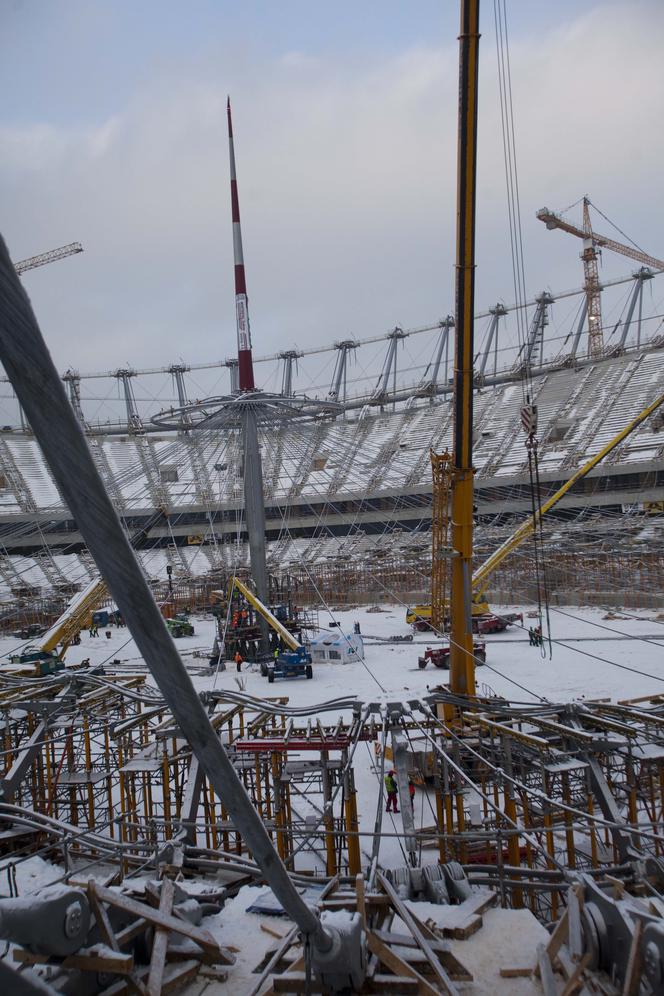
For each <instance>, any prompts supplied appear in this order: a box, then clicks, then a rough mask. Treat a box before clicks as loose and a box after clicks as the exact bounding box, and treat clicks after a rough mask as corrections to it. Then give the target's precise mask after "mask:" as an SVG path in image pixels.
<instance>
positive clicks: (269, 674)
mask: <svg viewBox="0 0 664 996" xmlns="http://www.w3.org/2000/svg"><path fill="white" fill-rule="evenodd" d="M267 680H268V681H269V683H270V684H272V682H273V681H274V668H273V667H270V668H268V671H267Z"/></svg>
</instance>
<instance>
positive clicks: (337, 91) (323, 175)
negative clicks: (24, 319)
mask: <svg viewBox="0 0 664 996" xmlns="http://www.w3.org/2000/svg"><path fill="white" fill-rule="evenodd" d="M508 12H509V24H510V33H511V60H512V84H513V93H514V109H515V119H516V129H517V142H518V167H519V175H520V184H521V210H522V215H523V222H524V239H525V247H526V276H527V282H528V289H529V291H530V292H532V293H535V292H537V291H539V290H541V289H542V288H544V287H549V288H552V289H563V288H568V287H574V286H578V285H580V284H581V282H582V270H581V263H580V261H579V258H578V253H579V249H580V246H579V245H578V244H577V242H576V240H574V239H573V238H571V237H570V236H566V235H564V234H563V233H560V232H548V231H546V229H545V228H544V226H543V225H542V224H541V223H539V222H537V221H536V220H535V217H534V213H535V211H536V209H537V208H539V207H542V206H543V205H546V206H548V207H551V208H554V209H560V208H563V207H565V206H567V205H568V204H570V203H572V202H574V201H576V200H577V199H578V198H579V197H580V196H581V195H583V194H584V193H586V192H587V193H588V194H589V195H590V196H591V198H592V199H593V200H595V201H596V203H597V204H598V205H599V206H600V208H602V210H603V211H604V212H605V213H606V214H607V215H608V216H609V217H610V218H611V219H613V220H614V221H615V222H616V223H617V224H618V225H620V226H621V227H622V228H623V229H624V230H625V231H626V232H627V233H628V234H629V235H630V236H631V237H632V238H633V239H635V240H636V241H637V242H638V243H639V244H640V245H642V246H643V247H644V248H645V249H646V250H647V251H649V252H651V253H653V254H655V255H660V256H661V255H664V226H663V225H662V203H663V202H662V192H661V188H662V158H663V156H662V154H663V152H664V139H663V137H662V136H663V133H664V132H663V128H662V121H663V120H664V58H663V55H662V53H664V3H663V2H662V0H626V2H622V3H621V2H616V0H605V2H594V3H593V2H584V0H576V2H572V0H557V2H556V3H551V2H550V0H508ZM457 19H458V13H457V4H456V3H455V2H452V0H438V2H434V0H417V2H415V3H405V2H403V0H401V2H397V0H353V2H348V0H336V2H335V3H334V4H319V3H315V2H314V3H312V2H311V0H309V2H305V0H301V2H300V0H282V2H280V3H278V4H277V3H273V2H269V0H264V2H258V0H253V2H250V0H240V2H236V3H232V4H231V3H227V2H225V0H190V2H189V3H187V4H184V3H180V2H175V0H141V2H139V3H136V2H135V0H112V2H109V0H105V2H101V0H50V2H39V0H0V74H1V76H2V85H1V87H0V94H2V96H1V97H0V230H1V231H2V234H3V235H4V237H5V239H6V241H7V243H8V245H9V249H10V253H11V255H12V258H13V259H15V260H18V259H21V258H24V257H26V256H30V255H33V254H35V253H38V252H42V251H45V250H47V249H50V248H54V247H56V246H59V245H63V244H64V243H67V242H71V241H74V240H79V241H81V242H82V243H83V245H84V247H85V252H84V254H83V255H81V256H77V257H72V258H70V259H68V260H65V261H63V262H60V263H57V264H53V265H52V266H50V267H45V268H43V269H40V270H36V271H33V272H31V273H29V274H27V275H26V276H25V277H24V282H25V286H26V287H27V289H28V291H29V293H30V295H31V298H32V301H33V305H34V307H35V310H36V313H37V316H38V318H39V320H40V322H41V325H42V329H43V331H44V333H45V335H46V338H47V340H48V342H49V345H50V347H51V350H52V353H53V355H54V359H55V361H56V364H57V365H58V367H59V368H60V369H62V370H64V369H65V368H66V367H69V366H73V367H76V368H78V369H80V370H82V371H91V370H104V369H109V368H113V367H115V366H118V365H124V364H126V363H129V364H131V365H134V366H151V365H156V366H161V365H164V364H166V363H168V362H172V361H174V360H177V359H178V358H180V357H182V358H184V359H185V360H187V361H190V362H201V361H206V360H213V359H217V358H223V357H225V356H229V355H232V354H233V352H234V350H235V330H234V298H233V268H232V241H231V228H230V199H229V189H228V187H229V185H228V153H227V146H226V126H225V117H224V106H225V100H226V94H227V93H229V94H230V95H231V99H232V102H233V111H234V127H235V138H236V156H237V166H238V180H239V190H240V207H241V213H242V223H243V234H244V249H245V261H246V266H247V283H248V292H249V304H250V315H251V322H252V333H253V340H254V350H255V352H256V353H259V354H260V353H268V352H273V351H274V350H276V349H278V348H288V347H292V346H294V345H297V346H301V347H302V346H307V345H312V344H317V343H327V342H330V341H332V340H334V339H335V338H339V337H348V336H349V335H355V336H363V335H377V334H380V333H382V332H384V331H386V330H388V329H389V328H391V327H393V326H394V325H396V324H399V325H402V326H404V327H407V326H415V325H418V324H424V323H427V322H430V321H435V320H437V319H438V318H440V317H442V316H443V315H445V314H447V313H448V312H450V311H453V272H452V264H453V260H454V212H455V203H454V201H455V163H456V145H455V143H456V107H457V58H458V47H457V32H458V24H457ZM480 61H481V66H480V73H481V96H480V100H481V109H480V144H479V181H480V182H479V202H478V209H479V228H478V259H477V262H478V270H477V304H478V308H485V307H487V306H489V305H491V304H492V303H494V302H495V301H496V300H497V299H503V300H505V301H506V302H510V301H512V299H513V294H512V292H511V290H510V288H511V286H512V273H511V267H510V263H509V245H508V240H507V233H506V218H507V206H506V198H505V192H504V191H505V181H504V172H503V165H502V163H503V153H502V145H501V139H500V130H499V104H498V91H497V75H496V52H495V37H494V27H493V4H492V3H489V2H488V0H484V3H483V10H482V41H481V57H480ZM579 210H580V209H579V208H578V207H577V208H576V209H575V211H576V212H577V216H578V212H579ZM599 221H601V222H602V228H600V225H599ZM606 227H607V226H606V223H605V222H603V220H602V219H598V223H597V228H598V229H599V230H600V231H602V229H603V228H606ZM630 269H632V265H631V264H630V263H629V261H627V260H624V259H622V258H620V257H618V258H616V257H613V258H611V257H610V256H609V254H608V253H605V254H604V265H603V273H604V275H605V276H606V277H610V276H618V275H621V274H625V273H628V272H630Z"/></svg>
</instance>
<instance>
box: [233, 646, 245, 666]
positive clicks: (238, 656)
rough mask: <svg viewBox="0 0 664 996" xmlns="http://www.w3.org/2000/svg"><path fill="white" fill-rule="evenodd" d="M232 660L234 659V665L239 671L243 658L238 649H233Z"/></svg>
mask: <svg viewBox="0 0 664 996" xmlns="http://www.w3.org/2000/svg"><path fill="white" fill-rule="evenodd" d="M233 660H234V661H235V665H236V667H237V669H238V671H241V670H242V661H243V660H244V658H243V657H242V654H241V653H240V651H239V650H236V651H235V657H234V658H233Z"/></svg>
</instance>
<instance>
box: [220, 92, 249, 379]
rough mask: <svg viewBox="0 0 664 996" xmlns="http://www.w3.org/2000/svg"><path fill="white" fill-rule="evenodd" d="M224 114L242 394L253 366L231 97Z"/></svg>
mask: <svg viewBox="0 0 664 996" xmlns="http://www.w3.org/2000/svg"><path fill="white" fill-rule="evenodd" d="M226 112H227V115H228V149H229V153H230V159H231V212H232V219H233V254H234V257H235V320H236V325H237V357H238V373H239V384H240V390H241V391H253V390H254V365H253V361H252V358H251V332H250V329H249V305H248V301H247V282H246V280H245V276H244V256H243V253H242V229H241V227H240V201H239V200H238V195H237V177H236V175H235V149H234V147H233V121H232V119H231V98H230V97H229V98H228V103H227V105H226Z"/></svg>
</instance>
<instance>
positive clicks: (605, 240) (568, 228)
mask: <svg viewBox="0 0 664 996" xmlns="http://www.w3.org/2000/svg"><path fill="white" fill-rule="evenodd" d="M537 217H538V218H539V220H540V221H543V222H544V224H545V225H546V227H547V228H549V229H552V228H560V229H561V231H563V232H569V234H570V235H576V237H577V238H579V239H587V238H591V239H592V241H593V243H594V244H595V245H597V246H602V247H603V248H605V249H611V250H612V251H613V252H618V253H620V254H621V255H622V256H629V257H630V259H635V260H637V262H639V263H643V264H645V265H646V266H652V268H653V269H654V270H664V260H661V259H657V257H656V256H649V255H648V253H645V252H641V251H640V250H639V249H634V248H633V247H632V246H625V245H623V244H622V242H616V240H615V239H610V238H609V237H608V236H606V235H599V234H598V233H597V232H591V233H590V235H589V234H588V232H584V231H583V229H582V228H578V227H577V225H572V224H571V223H570V222H569V221H566V220H565V218H562V217H561V216H560V215H559V214H556V213H555V212H554V211H549V209H548V208H541V209H540V210H539V211H538V212H537Z"/></svg>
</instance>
